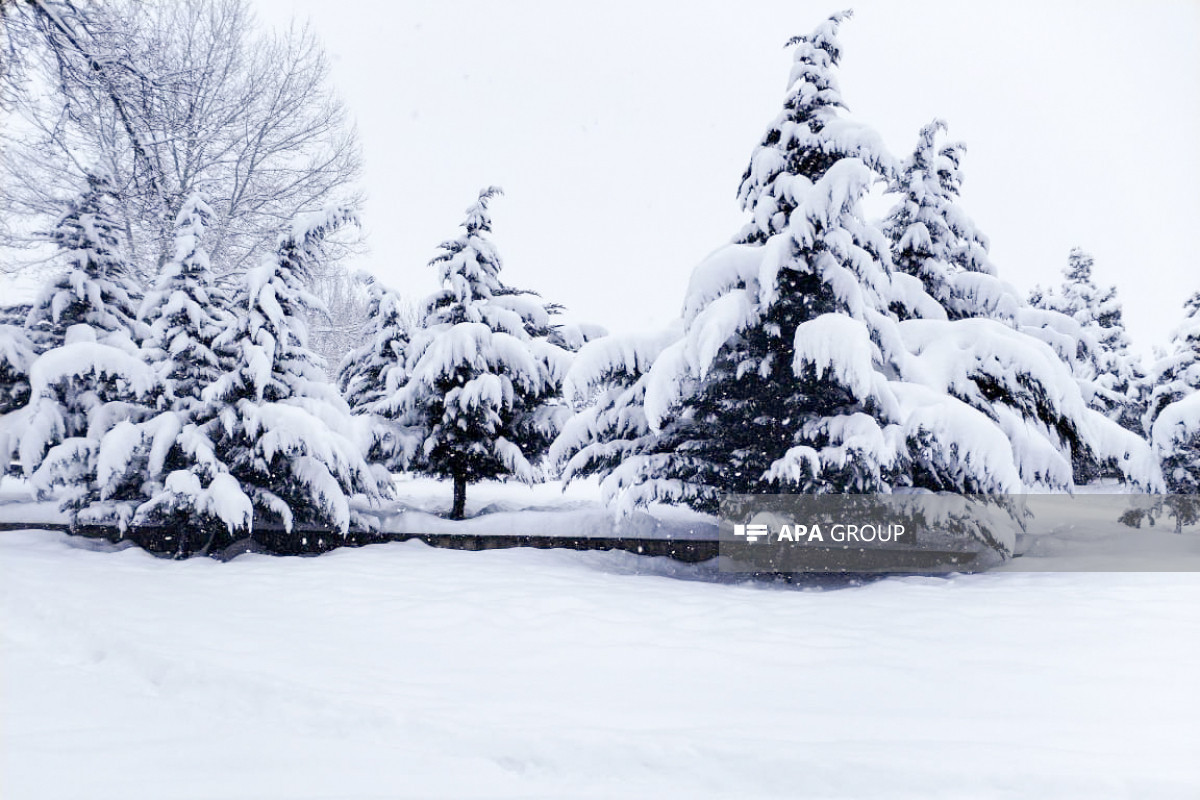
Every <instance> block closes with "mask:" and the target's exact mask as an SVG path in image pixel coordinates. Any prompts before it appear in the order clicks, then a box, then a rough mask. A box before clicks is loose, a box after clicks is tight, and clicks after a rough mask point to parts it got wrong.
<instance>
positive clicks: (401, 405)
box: [371, 187, 570, 518]
mask: <svg viewBox="0 0 1200 800" xmlns="http://www.w3.org/2000/svg"><path fill="white" fill-rule="evenodd" d="M499 193H500V190H499V189H498V188H496V187H490V188H488V189H485V190H483V191H482V192H480V194H479V199H478V201H477V202H476V203H474V204H473V205H472V206H471V207H470V208H468V209H467V217H466V220H465V221H464V222H463V224H462V227H463V229H464V233H463V234H462V235H461V236H460V237H459V238H457V239H454V240H452V241H448V242H444V243H443V244H442V245H441V251H442V252H441V253H439V254H438V255H437V256H436V257H434V259H433V260H432V261H431V262H430V265H431V266H433V267H435V268H436V269H437V270H438V277H439V279H440V281H441V284H442V288H441V289H440V290H439V291H437V292H435V293H434V294H433V295H431V296H430V297H429V298H428V300H427V301H426V303H425V313H424V315H423V318H422V321H421V325H420V327H419V328H417V329H416V330H414V331H413V332H412V336H411V341H410V342H409V344H408V353H407V360H406V363H405V366H404V374H403V376H402V377H403V385H402V386H399V388H398V390H396V391H395V392H394V394H392V395H391V396H390V397H386V398H383V399H381V400H379V401H376V402H375V403H373V404H372V406H371V410H372V411H373V412H374V413H376V414H378V415H379V416H382V417H385V418H387V419H390V420H394V421H395V424H396V425H397V426H399V427H400V428H402V429H404V430H406V431H408V432H410V433H412V434H415V436H416V437H417V438H416V445H417V446H416V447H415V448H414V449H413V451H412V452H411V453H410V454H406V458H405V460H406V462H407V466H408V468H409V469H412V470H414V471H416V472H419V473H422V474H428V475H434V476H438V477H443V478H450V479H452V480H453V481H454V483H455V502H454V508H453V509H452V512H451V513H452V516H455V517H459V518H461V516H462V515H463V508H464V507H463V503H464V501H465V492H466V486H467V484H470V483H474V482H476V481H479V480H483V479H485V478H494V477H506V476H511V477H515V478H517V479H519V480H522V481H527V482H531V481H534V480H535V479H536V478H537V477H538V475H539V471H538V468H537V461H538V459H539V458H540V456H541V455H542V454H543V453H544V452H545V450H546V448H547V447H548V446H549V443H550V441H551V440H552V439H553V438H554V436H555V435H556V434H557V432H558V427H559V424H560V423H561V418H562V417H563V416H564V415H565V412H566V408H565V406H559V407H558V408H557V409H555V408H554V405H553V404H554V402H555V398H556V397H557V396H558V394H559V388H560V386H561V383H562V380H563V377H564V375H565V374H566V370H567V367H568V366H569V363H570V355H569V353H567V351H566V350H564V349H563V348H561V347H559V346H557V345H555V344H553V343H551V341H549V333H550V330H551V327H550V321H549V314H548V313H547V308H546V306H545V304H544V303H542V302H541V301H540V300H538V299H536V297H535V296H534V295H531V294H530V293H528V292H518V291H514V290H512V289H511V288H509V287H506V286H505V285H504V284H503V283H502V282H501V280H500V277H499V273H500V269H501V261H500V258H499V256H498V255H497V253H496V250H495V247H494V245H493V244H492V242H491V239H490V238H489V234H490V232H491V227H492V226H491V217H490V215H489V213H488V203H489V201H490V200H491V199H492V198H493V197H495V196H496V195H498V194H499ZM391 382H392V384H393V385H399V384H400V380H399V378H397V379H395V380H392V381H391Z"/></svg>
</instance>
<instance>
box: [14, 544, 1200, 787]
mask: <svg viewBox="0 0 1200 800" xmlns="http://www.w3.org/2000/svg"><path fill="white" fill-rule="evenodd" d="M84 544H85V543H84V542H82V541H81V540H74V539H71V538H69V537H66V536H64V535H61V534H56V533H47V532H9V533H0V619H2V620H3V625H2V628H0V636H2V642H0V647H2V652H3V661H2V662H0V663H2V665H3V669H2V680H3V688H2V694H0V698H2V700H0V702H2V708H0V716H2V718H3V720H4V722H3V726H2V727H0V753H2V754H3V765H2V772H0V783H2V786H3V791H2V794H3V796H4V797H5V798H7V800H25V799H26V798H30V799H32V798H37V799H38V800H42V799H44V798H87V799H88V800H100V799H101V798H114V799H115V798H119V799H120V800H129V799H130V798H156V800H168V799H169V798H222V799H223V800H228V799H230V798H280V799H281V800H282V799H283V798H287V799H288V800H291V799H292V798H306V799H309V798H311V799H313V800H315V798H339V799H341V800H357V799H358V798H364V799H365V798H392V797H454V798H463V797H547V798H550V797H553V798H563V797H686V798H700V797H736V798H755V797H784V798H797V797H804V798H822V797H830V798H832V797H839V798H840V797H845V798H875V797H878V798H910V797H911V798H922V800H927V799H928V798H940V797H946V798H964V797H965V798H993V797H995V798H1027V797H1037V798H1047V797H1062V798H1081V797H1086V798H1089V800H1096V799H1097V798H1195V797H1197V796H1200V766H1198V765H1197V762H1196V759H1195V747H1196V743H1197V742H1198V741H1200V689H1198V687H1197V680H1196V675H1197V666H1198V665H1200V574H1197V573H1157V574H1137V573H1124V574H1121V573H1115V574H1114V573H1109V574H1100V573H1092V574H1062V573H1050V574H1032V573H1024V574H1022V573H1005V572H998V573H991V574H986V575H977V576H965V577H957V578H954V579H932V578H904V579H895V578H893V579H887V580H881V581H878V582H874V583H870V584H867V585H857V586H836V585H833V586H831V585H828V584H826V585H823V586H818V585H815V584H810V585H809V586H807V587H805V586H800V585H791V584H786V583H766V582H742V581H738V580H735V579H733V578H731V577H729V576H721V575H720V574H718V573H715V572H714V570H713V569H712V568H711V566H705V565H700V566H684V565H680V564H676V563H674V562H670V561H666V560H663V559H652V558H644V557H636V556H631V555H627V554H617V553H575V552H566V551H535V550H507V551H489V552H457V551H447V550H434V549H431V548H428V547H426V546H425V545H422V544H420V543H416V542H410V543H403V544H389V545H379V546H372V547H367V548H362V549H358V550H350V549H346V550H340V551H336V552H333V553H330V554H327V555H325V556H321V557H319V558H307V559H301V558H287V559H284V558H273V557H268V556H259V555H248V556H244V557H241V558H238V559H236V560H234V561H232V562H229V563H218V562H215V561H212V560H209V559H192V560H190V561H185V562H172V561H165V560H160V559H155V558H153V557H151V556H149V555H147V554H145V553H143V552H141V551H139V550H136V549H126V550H121V551H117V552H99V551H95V550H91V549H87V548H86V547H85V546H84ZM805 588H807V589H810V590H809V591H805V590H804V589H805Z"/></svg>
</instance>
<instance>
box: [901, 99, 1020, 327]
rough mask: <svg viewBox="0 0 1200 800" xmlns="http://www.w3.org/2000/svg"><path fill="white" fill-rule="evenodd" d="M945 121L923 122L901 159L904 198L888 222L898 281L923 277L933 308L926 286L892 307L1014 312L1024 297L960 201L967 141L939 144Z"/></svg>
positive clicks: (962, 315) (966, 314) (968, 313)
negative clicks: (1006, 278)
mask: <svg viewBox="0 0 1200 800" xmlns="http://www.w3.org/2000/svg"><path fill="white" fill-rule="evenodd" d="M945 130H946V123H945V122H944V121H942V120H940V119H935V120H934V121H933V122H931V123H929V124H928V125H926V126H925V127H923V128H922V129H921V133H920V135H919V137H918V140H917V146H916V148H915V149H914V150H913V153H912V155H911V156H909V157H908V158H907V159H906V160H905V161H904V162H903V163H902V164H901V166H900V169H899V171H898V173H897V175H896V179H895V180H893V181H892V183H891V186H890V191H891V193H892V194H895V195H897V196H898V198H899V199H898V201H897V202H896V204H895V205H894V206H893V207H892V209H891V211H889V212H888V215H887V217H886V218H885V219H884V222H883V231H884V233H885V234H886V235H887V236H888V238H889V239H890V240H891V243H892V245H891V250H892V262H893V264H894V266H895V269H896V272H897V284H898V287H899V288H901V289H903V288H904V286H905V282H904V279H903V278H901V277H899V276H901V275H910V276H913V277H915V278H917V279H919V280H920V282H921V286H922V287H923V288H924V290H925V293H926V294H928V295H929V296H930V297H932V298H934V299H935V300H937V306H936V307H933V308H932V309H931V307H930V305H929V304H928V303H924V302H921V301H923V299H924V297H923V295H921V294H920V293H912V292H901V299H900V301H899V302H898V303H897V304H896V305H895V308H894V310H895V311H897V313H899V314H900V316H901V318H905V317H932V318H934V319H937V318H941V317H942V315H943V312H944V315H945V317H946V318H948V319H952V320H954V319H970V318H976V317H984V318H991V319H999V320H1009V319H1011V318H1012V317H1013V316H1014V314H1015V313H1016V309H1017V307H1018V306H1019V305H1020V298H1019V297H1018V296H1017V294H1016V292H1015V290H1013V289H1012V288H1011V287H1010V286H1008V285H1007V284H1005V283H1003V282H1002V281H999V280H997V279H996V278H995V274H996V270H995V267H994V266H993V265H992V263H991V261H990V259H989V257H988V240H987V237H986V236H984V235H983V233H981V232H980V231H979V230H978V229H977V228H976V227H975V224H974V223H973V222H972V221H971V219H970V218H969V217H968V216H967V215H966V214H965V213H964V212H963V211H962V209H961V208H960V207H959V205H958V203H957V200H958V196H959V192H960V190H961V187H962V181H963V178H962V171H961V165H962V157H963V153H964V152H965V150H966V146H965V145H964V144H963V143H962V142H951V143H949V144H945V145H942V146H941V147H939V146H938V142H937V139H938V134H939V133H941V132H944V131H945Z"/></svg>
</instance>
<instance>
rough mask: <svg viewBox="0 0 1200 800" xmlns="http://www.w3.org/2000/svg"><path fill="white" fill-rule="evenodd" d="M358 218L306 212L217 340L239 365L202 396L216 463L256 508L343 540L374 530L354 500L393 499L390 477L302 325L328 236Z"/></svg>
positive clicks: (253, 277)
mask: <svg viewBox="0 0 1200 800" xmlns="http://www.w3.org/2000/svg"><path fill="white" fill-rule="evenodd" d="M352 219H353V215H352V214H351V213H350V212H349V211H348V210H346V209H332V210H326V211H322V212H316V213H313V214H307V215H302V216H301V217H299V218H298V219H297V221H296V223H295V224H294V225H293V227H292V230H291V231H290V232H289V233H287V234H285V235H284V236H283V237H281V239H280V243H279V246H278V249H277V251H276V255H275V258H274V259H272V260H269V261H268V262H267V263H265V264H264V265H263V266H261V267H259V268H257V269H254V270H251V271H250V272H248V273H247V274H246V277H245V281H244V283H243V285H242V287H241V291H240V294H239V297H238V301H237V306H238V308H239V311H238V318H237V322H236V324H235V325H234V326H233V327H231V328H229V329H227V330H226V331H225V332H224V333H222V334H221V335H219V336H218V337H217V338H216V339H215V340H214V342H213V346H214V348H218V349H223V348H230V349H231V350H232V351H233V366H232V368H231V369H230V370H229V371H227V372H226V373H225V374H223V375H222V376H221V377H219V378H218V379H217V380H216V381H215V382H214V383H212V384H211V385H209V386H208V387H206V388H205V389H203V391H202V392H201V399H202V401H203V402H204V403H205V404H211V405H213V406H215V409H214V411H215V413H214V417H215V420H216V422H215V423H213V425H212V426H211V435H210V439H211V442H212V451H213V452H214V453H215V456H216V458H217V459H218V460H219V461H220V463H221V464H224V465H226V466H227V468H228V471H229V474H230V475H231V476H232V477H233V479H234V480H235V481H236V484H237V486H238V487H240V490H239V491H240V492H241V493H242V494H243V495H244V496H245V498H246V500H247V501H248V502H249V504H250V505H252V506H253V508H254V510H255V511H256V512H258V514H260V515H262V516H263V517H264V518H265V519H269V520H275V521H278V522H280V523H282V524H283V526H284V528H285V529H286V530H288V531H290V530H292V529H293V526H294V525H295V524H297V523H306V524H316V525H323V526H329V527H332V528H334V529H336V530H338V531H341V532H342V533H343V534H344V533H346V532H347V531H348V529H349V526H350V525H351V524H352V522H358V523H360V524H369V521H368V520H367V519H366V518H365V517H363V516H362V515H361V514H359V513H358V512H357V511H356V510H355V509H353V508H352V507H351V505H350V499H351V498H352V497H353V496H355V495H361V496H363V498H364V499H366V500H368V501H378V500H380V499H382V498H383V497H384V496H385V495H386V494H388V493H389V492H390V479H389V477H388V476H387V475H386V474H381V473H379V472H377V471H374V470H372V469H371V468H370V467H369V466H368V465H367V463H366V462H365V461H364V459H363V456H362V453H363V452H364V451H365V449H366V431H365V430H364V428H363V426H362V425H361V424H359V421H357V420H356V419H355V418H354V417H352V416H351V414H350V408H349V406H347V405H346V402H345V401H344V400H343V399H342V398H341V396H340V395H339V393H338V392H337V389H336V388H335V387H334V386H333V385H332V384H331V383H329V381H328V378H327V377H326V374H325V371H324V367H323V364H322V363H321V362H320V360H319V358H318V357H317V356H315V355H314V354H313V353H312V351H311V350H309V349H308V346H307V331H306V329H305V325H304V321H303V320H304V312H305V310H306V309H307V308H308V307H309V306H311V305H313V304H314V303H315V302H316V300H315V298H313V297H312V296H311V295H310V294H308V293H307V292H306V291H305V290H304V288H303V285H304V283H303V282H304V279H305V277H306V275H307V272H308V270H309V269H310V267H311V265H312V264H314V263H315V262H317V261H318V260H319V259H321V258H322V257H323V250H322V243H323V241H324V240H325V238H326V237H327V236H328V235H329V234H330V233H331V232H333V231H334V230H335V229H336V228H338V227H339V226H341V225H344V224H346V223H347V222H349V221H351V220H352ZM230 486H231V488H232V484H231V485H230ZM235 499H236V498H235ZM239 504H241V501H240V500H237V502H234V501H229V505H230V506H231V507H237V506H238V505H239Z"/></svg>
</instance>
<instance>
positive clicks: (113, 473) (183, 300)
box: [100, 194, 252, 556]
mask: <svg viewBox="0 0 1200 800" xmlns="http://www.w3.org/2000/svg"><path fill="white" fill-rule="evenodd" d="M211 218H212V211H211V209H210V208H209V206H208V204H207V202H205V200H204V198H203V197H202V196H201V195H199V194H193V195H192V196H190V197H188V198H187V199H186V200H185V202H184V204H183V206H182V207H181V209H180V211H179V214H178V215H177V216H176V221H175V230H174V237H175V242H174V252H173V254H172V255H171V258H170V260H169V261H168V262H167V263H166V264H165V265H164V268H163V270H162V273H161V275H160V277H159V280H158V283H157V285H156V286H155V287H154V289H153V290H152V291H151V292H149V293H148V294H147V296H146V299H145V301H144V302H143V304H142V309H141V314H142V318H143V320H144V321H145V323H146V324H147V326H148V328H149V334H148V337H147V340H146V342H145V343H144V345H143V354H144V357H145V358H146V360H147V361H148V362H149V363H150V364H151V365H153V367H154V369H155V371H156V373H157V375H158V377H159V379H160V380H161V381H162V383H163V386H164V390H165V397H164V398H163V402H162V403H161V406H162V407H161V408H160V409H159V410H158V411H157V413H155V414H153V415H152V416H149V417H148V418H146V419H145V420H143V421H141V422H136V423H135V422H133V421H123V422H121V423H118V425H116V426H115V427H114V428H113V430H112V431H111V432H110V433H109V434H108V435H106V436H105V438H104V440H103V441H102V443H101V454H102V461H103V462H104V464H105V469H104V471H103V474H102V475H101V481H100V483H101V488H102V492H101V499H102V500H103V501H105V502H110V503H111V502H123V503H125V504H127V506H128V507H129V508H130V509H131V511H132V514H130V513H129V512H126V513H125V514H124V515H123V516H126V517H131V521H132V523H133V524H134V525H138V526H145V525H149V526H157V527H165V528H167V529H168V531H169V532H168V533H167V534H166V539H165V540H163V541H161V542H151V541H150V540H148V539H145V538H143V542H142V543H143V544H144V545H146V546H151V547H155V548H156V549H165V548H168V547H169V548H172V549H173V550H174V551H175V553H176V555H178V556H186V555H190V554H192V553H193V552H197V551H199V552H207V549H208V548H209V547H211V546H212V544H213V543H214V542H218V541H225V540H228V539H229V538H230V537H233V536H234V535H236V534H238V533H239V532H246V531H248V530H249V528H250V525H251V522H252V509H251V507H250V503H249V501H248V499H247V498H246V497H245V496H244V495H242V493H241V492H240V489H239V487H238V484H237V482H236V481H235V480H234V479H233V478H232V477H231V476H230V474H229V471H228V468H227V467H226V465H225V464H223V463H222V462H221V461H220V459H218V458H217V456H216V453H215V452H214V450H213V441H212V437H213V436H214V434H215V433H216V432H217V430H219V426H220V421H219V419H218V410H219V406H217V405H215V404H212V403H207V402H205V401H204V399H203V397H202V392H203V390H204V388H205V387H207V386H208V385H210V384H212V383H213V382H214V381H216V380H217V379H218V378H219V377H220V376H221V375H223V374H224V373H225V371H226V370H228V369H229V368H230V367H231V366H232V356H233V352H232V348H231V347H230V346H228V345H226V346H224V347H221V346H218V345H217V344H216V342H217V340H218V338H220V337H221V336H222V335H223V334H225V332H226V331H227V330H228V329H229V328H230V327H231V326H232V325H233V323H234V315H233V313H232V311H231V309H230V300H229V298H228V296H227V295H226V293H225V292H224V291H223V290H222V289H220V288H219V287H218V286H217V285H216V283H215V280H214V277H213V274H212V270H211V269H210V266H209V260H208V253H207V251H206V250H205V248H204V236H205V231H206V228H207V226H208V221H209V220H210V219H211Z"/></svg>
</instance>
